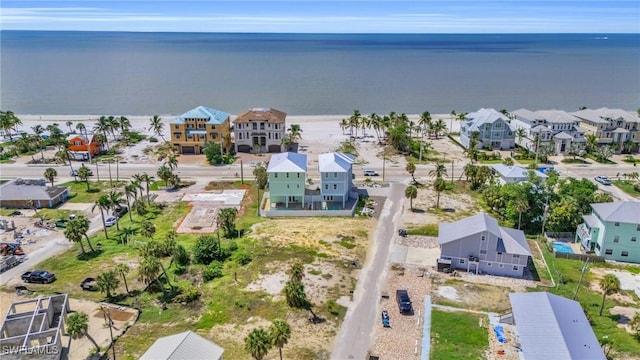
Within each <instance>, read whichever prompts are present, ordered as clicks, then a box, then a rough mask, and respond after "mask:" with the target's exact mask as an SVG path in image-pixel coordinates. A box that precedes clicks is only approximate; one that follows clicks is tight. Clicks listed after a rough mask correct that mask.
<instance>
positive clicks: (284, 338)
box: [269, 319, 291, 360]
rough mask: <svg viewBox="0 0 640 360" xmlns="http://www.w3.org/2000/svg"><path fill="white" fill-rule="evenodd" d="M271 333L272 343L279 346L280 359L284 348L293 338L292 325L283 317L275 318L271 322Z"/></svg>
mask: <svg viewBox="0 0 640 360" xmlns="http://www.w3.org/2000/svg"><path fill="white" fill-rule="evenodd" d="M269 333H270V335H271V336H270V337H271V345H273V346H276V347H277V348H278V350H279V352H280V360H282V348H283V347H284V346H285V345H287V343H288V342H289V339H290V338H291V326H289V324H288V323H287V322H286V321H284V320H282V319H275V320H273V321H272V322H271V326H270V327H269Z"/></svg>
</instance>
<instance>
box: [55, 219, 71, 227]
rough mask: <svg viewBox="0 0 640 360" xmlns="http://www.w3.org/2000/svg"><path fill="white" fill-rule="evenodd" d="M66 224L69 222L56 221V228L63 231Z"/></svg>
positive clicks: (63, 220)
mask: <svg viewBox="0 0 640 360" xmlns="http://www.w3.org/2000/svg"><path fill="white" fill-rule="evenodd" d="M68 222H69V221H68V220H65V219H60V220H58V221H56V227H59V228H63V229H64V228H66V227H67V223H68Z"/></svg>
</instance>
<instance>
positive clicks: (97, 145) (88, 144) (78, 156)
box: [67, 134, 102, 160]
mask: <svg viewBox="0 0 640 360" xmlns="http://www.w3.org/2000/svg"><path fill="white" fill-rule="evenodd" d="M67 149H68V150H69V157H71V159H72V160H89V159H91V158H92V157H94V156H96V155H98V154H100V152H102V143H101V142H100V141H99V139H98V135H97V134H86V136H85V135H81V134H72V135H69V136H67Z"/></svg>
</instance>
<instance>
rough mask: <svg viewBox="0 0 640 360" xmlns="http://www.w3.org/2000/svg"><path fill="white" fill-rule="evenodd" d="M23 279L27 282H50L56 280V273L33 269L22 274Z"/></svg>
mask: <svg viewBox="0 0 640 360" xmlns="http://www.w3.org/2000/svg"><path fill="white" fill-rule="evenodd" d="M22 280H23V281H24V282H27V283H40V284H48V283H52V282H54V281H55V280H56V275H55V274H54V273H50V272H48V271H45V270H33V271H27V272H26V273H24V274H22Z"/></svg>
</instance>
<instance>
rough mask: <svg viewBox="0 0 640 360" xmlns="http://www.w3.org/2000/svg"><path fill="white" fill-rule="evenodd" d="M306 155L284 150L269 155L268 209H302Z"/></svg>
mask: <svg viewBox="0 0 640 360" xmlns="http://www.w3.org/2000/svg"><path fill="white" fill-rule="evenodd" d="M306 173H307V155H305V154H298V153H293V152H284V153H279V154H274V155H272V156H271V160H270V161H269V166H268V167H267V174H268V177H269V206H268V208H269V209H304V208H305V207H304V204H305V201H304V200H305V180H306Z"/></svg>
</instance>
